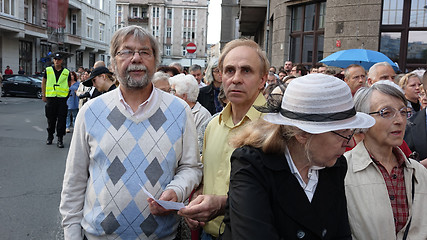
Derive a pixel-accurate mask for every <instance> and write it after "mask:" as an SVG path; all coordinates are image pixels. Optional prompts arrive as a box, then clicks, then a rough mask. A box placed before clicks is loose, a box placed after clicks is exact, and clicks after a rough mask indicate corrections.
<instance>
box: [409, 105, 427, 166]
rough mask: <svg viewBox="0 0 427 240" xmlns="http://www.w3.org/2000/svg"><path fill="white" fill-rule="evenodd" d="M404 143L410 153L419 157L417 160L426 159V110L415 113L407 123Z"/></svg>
mask: <svg viewBox="0 0 427 240" xmlns="http://www.w3.org/2000/svg"><path fill="white" fill-rule="evenodd" d="M404 139H405V142H406V143H407V144H408V146H409V148H410V149H411V151H416V152H418V154H419V155H420V159H419V160H423V159H426V158H427V130H426V109H425V108H424V109H423V110H421V111H419V112H417V113H416V114H415V115H414V116H413V117H412V118H411V119H410V122H408V125H407V126H406V131H405V138H404Z"/></svg>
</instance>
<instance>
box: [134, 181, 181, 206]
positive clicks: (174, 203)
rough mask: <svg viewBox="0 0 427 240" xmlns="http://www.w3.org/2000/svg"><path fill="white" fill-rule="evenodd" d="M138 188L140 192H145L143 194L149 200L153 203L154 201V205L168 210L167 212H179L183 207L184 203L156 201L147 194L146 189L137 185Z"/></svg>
mask: <svg viewBox="0 0 427 240" xmlns="http://www.w3.org/2000/svg"><path fill="white" fill-rule="evenodd" d="M139 186H141V188H142V190H143V191H144V192H145V194H147V196H148V197H149V198H152V199H154V201H156V203H158V204H159V205H160V206H162V207H164V208H165V209H169V210H180V209H181V208H184V207H185V205H184V203H180V202H172V201H164V200H158V199H156V198H155V197H153V195H151V193H150V192H148V191H147V189H145V187H144V186H142V185H141V184H139Z"/></svg>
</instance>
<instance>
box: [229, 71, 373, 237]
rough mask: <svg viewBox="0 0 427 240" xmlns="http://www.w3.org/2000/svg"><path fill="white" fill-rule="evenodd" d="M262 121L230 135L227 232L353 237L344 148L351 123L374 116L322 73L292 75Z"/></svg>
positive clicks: (367, 122) (357, 125)
mask: <svg viewBox="0 0 427 240" xmlns="http://www.w3.org/2000/svg"><path fill="white" fill-rule="evenodd" d="M278 103H279V104H278V105H277V106H276V105H274V104H273V102H272V101H271V102H270V104H272V105H267V106H265V107H257V109H259V110H260V111H261V112H265V113H267V114H266V115H265V116H264V121H258V122H254V123H251V124H249V125H248V126H247V127H245V128H244V129H243V130H242V132H239V133H237V134H236V135H235V138H234V139H233V140H232V142H231V143H232V144H233V146H235V147H237V149H236V150H235V151H234V152H233V154H232V156H231V175H230V188H229V192H228V200H227V205H226V213H225V218H224V223H225V229H226V230H225V232H224V234H223V236H222V238H223V239H233V240H236V239H237V240H239V239H244V240H248V239H254V240H259V239H268V240H275V239H351V232H350V226H349V222H348V214H347V205H346V199H345V191H344V177H345V174H346V171H347V162H346V160H345V158H344V157H343V156H342V154H343V153H344V151H345V148H346V147H347V146H348V144H349V141H350V139H351V138H352V135H353V130H351V129H353V128H360V127H363V128H364V127H370V126H372V125H373V124H374V119H373V118H372V117H370V116H369V115H367V114H364V113H356V111H355V109H354V104H353V98H352V95H351V91H350V88H349V87H348V86H347V84H346V83H345V82H343V81H342V80H340V79H338V78H335V77H333V76H328V75H324V74H309V75H306V76H303V77H299V78H296V79H294V80H293V81H292V82H291V83H290V84H289V85H288V87H287V89H286V91H285V93H284V95H283V98H282V99H281V101H280V102H278Z"/></svg>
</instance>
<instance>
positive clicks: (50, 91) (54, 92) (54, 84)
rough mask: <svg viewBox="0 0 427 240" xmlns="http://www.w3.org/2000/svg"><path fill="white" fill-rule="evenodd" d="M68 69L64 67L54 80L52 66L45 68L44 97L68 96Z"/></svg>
mask: <svg viewBox="0 0 427 240" xmlns="http://www.w3.org/2000/svg"><path fill="white" fill-rule="evenodd" d="M69 74H70V71H68V69H66V68H64V69H63V70H62V73H61V76H60V77H59V79H58V81H56V77H55V72H54V71H53V67H47V68H46V76H47V79H46V97H67V96H68V91H69V87H68V75H69Z"/></svg>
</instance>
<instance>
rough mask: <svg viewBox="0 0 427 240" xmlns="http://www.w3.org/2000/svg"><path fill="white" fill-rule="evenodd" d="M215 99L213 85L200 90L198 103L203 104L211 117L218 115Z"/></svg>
mask: <svg viewBox="0 0 427 240" xmlns="http://www.w3.org/2000/svg"><path fill="white" fill-rule="evenodd" d="M214 98H215V94H214V89H213V83H212V84H209V85H207V86H205V87H202V88H200V91H199V96H197V101H198V102H199V103H200V104H202V106H203V107H205V108H206V109H207V110H208V111H209V112H210V113H211V115H214V114H215V113H216V109H215V102H214Z"/></svg>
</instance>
